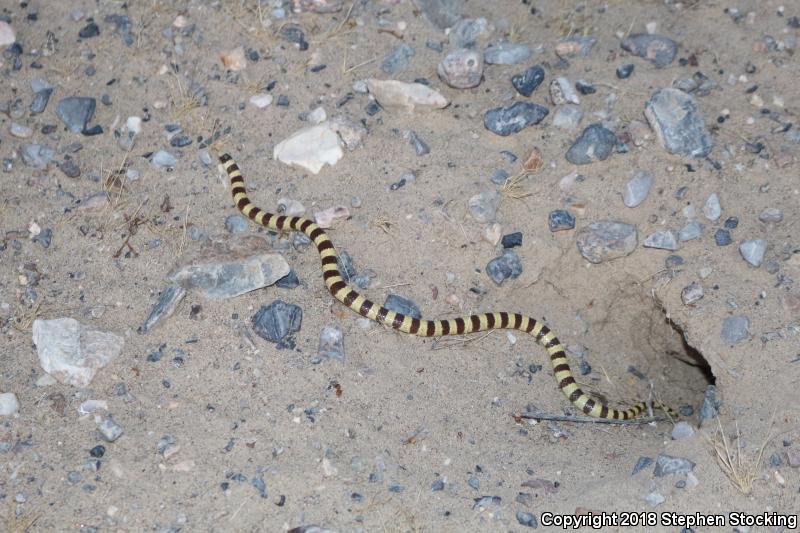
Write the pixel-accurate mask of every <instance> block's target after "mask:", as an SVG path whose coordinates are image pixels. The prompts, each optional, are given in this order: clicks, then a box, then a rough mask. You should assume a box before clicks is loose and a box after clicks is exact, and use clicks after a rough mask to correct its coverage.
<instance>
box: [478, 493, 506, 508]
mask: <svg viewBox="0 0 800 533" xmlns="http://www.w3.org/2000/svg"><path fill="white" fill-rule="evenodd" d="M502 501H503V499H502V498H501V497H500V496H481V497H480V498H475V503H474V504H473V505H472V509H473V510H477V509H483V508H486V507H489V506H490V505H500V504H501V503H502Z"/></svg>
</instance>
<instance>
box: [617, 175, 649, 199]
mask: <svg viewBox="0 0 800 533" xmlns="http://www.w3.org/2000/svg"><path fill="white" fill-rule="evenodd" d="M652 186H653V175H652V174H650V173H649V172H648V171H646V170H637V171H636V172H635V173H634V174H633V178H631V180H630V181H629V182H628V183H626V184H625V188H624V189H623V190H622V201H623V203H624V204H625V206H626V207H636V206H637V205H639V204H641V203H642V202H644V199H645V198H647V194H648V193H649V192H650V188H651V187H652Z"/></svg>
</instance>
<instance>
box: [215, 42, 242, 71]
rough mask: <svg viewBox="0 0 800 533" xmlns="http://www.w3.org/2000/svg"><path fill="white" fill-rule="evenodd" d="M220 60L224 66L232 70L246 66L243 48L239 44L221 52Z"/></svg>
mask: <svg viewBox="0 0 800 533" xmlns="http://www.w3.org/2000/svg"><path fill="white" fill-rule="evenodd" d="M219 59H220V61H222V64H223V65H224V66H225V68H227V69H229V70H233V71H237V70H243V69H244V68H245V67H247V59H246V58H245V56H244V48H243V47H241V46H239V47H238V48H234V49H233V50H228V51H227V52H222V53H221V54H220V55H219Z"/></svg>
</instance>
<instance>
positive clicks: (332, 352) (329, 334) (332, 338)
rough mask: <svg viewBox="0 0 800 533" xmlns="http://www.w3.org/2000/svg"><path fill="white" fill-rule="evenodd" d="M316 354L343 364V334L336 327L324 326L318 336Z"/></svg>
mask: <svg viewBox="0 0 800 533" xmlns="http://www.w3.org/2000/svg"><path fill="white" fill-rule="evenodd" d="M317 354H318V355H319V356H320V357H322V358H325V359H336V360H338V361H342V362H344V333H342V330H341V329H339V328H337V327H336V326H325V327H324V328H322V332H320V334H319V350H318V351H317Z"/></svg>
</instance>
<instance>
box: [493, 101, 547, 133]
mask: <svg viewBox="0 0 800 533" xmlns="http://www.w3.org/2000/svg"><path fill="white" fill-rule="evenodd" d="M548 113H549V110H548V109H547V108H546V107H543V106H540V105H537V104H533V103H530V102H516V103H514V104H512V105H510V106H507V107H495V108H493V109H490V110H489V111H487V112H486V114H485V115H484V116H483V125H484V127H485V128H486V129H487V130H489V131H491V132H493V133H496V134H497V135H501V136H503V137H505V136H508V135H511V134H512V133H517V132H519V131H522V130H523V129H525V128H527V127H528V126H533V125H535V124H538V123H539V122H541V121H542V120H543V119H544V117H546V116H547V114H548Z"/></svg>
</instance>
